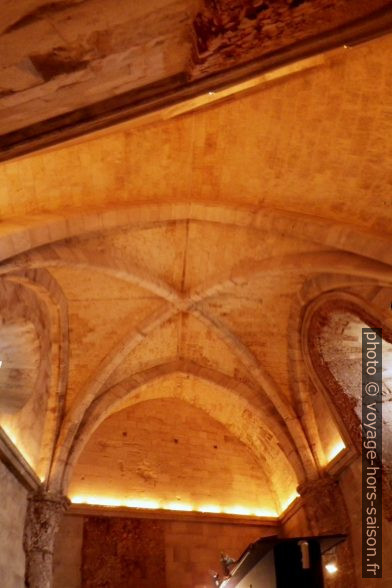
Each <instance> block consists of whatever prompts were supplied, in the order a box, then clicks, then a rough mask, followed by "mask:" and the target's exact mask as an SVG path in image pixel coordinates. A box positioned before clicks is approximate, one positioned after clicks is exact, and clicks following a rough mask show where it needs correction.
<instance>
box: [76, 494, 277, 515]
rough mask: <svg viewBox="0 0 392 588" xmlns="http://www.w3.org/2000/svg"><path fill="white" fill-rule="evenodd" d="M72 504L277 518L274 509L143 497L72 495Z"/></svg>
mask: <svg viewBox="0 0 392 588" xmlns="http://www.w3.org/2000/svg"><path fill="white" fill-rule="evenodd" d="M71 502H72V503H73V504H87V505H91V506H111V507H126V508H148V509H152V510H158V509H162V510H175V511H179V512H181V511H182V512H200V513H206V514H208V513H210V514H221V513H224V514H230V515H239V516H256V517H260V518H263V517H264V518H265V517H268V518H277V517H278V515H277V513H276V512H275V511H273V510H269V509H250V508H245V507H244V506H240V505H236V506H232V507H227V508H222V507H221V506H218V505H216V504H205V505H202V506H200V507H198V508H196V507H193V506H192V505H190V504H183V503H182V502H168V503H167V504H164V505H161V504H160V503H159V501H157V500H148V499H143V498H133V499H132V498H130V499H122V500H121V499H119V498H110V497H107V496H81V495H78V496H73V497H72V498H71Z"/></svg>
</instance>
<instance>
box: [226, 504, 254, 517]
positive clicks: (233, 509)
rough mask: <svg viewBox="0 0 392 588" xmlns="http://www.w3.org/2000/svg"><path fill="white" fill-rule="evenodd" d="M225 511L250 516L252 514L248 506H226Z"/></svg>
mask: <svg viewBox="0 0 392 588" xmlns="http://www.w3.org/2000/svg"><path fill="white" fill-rule="evenodd" d="M224 512H225V513H226V514H234V515H243V516H249V515H251V514H252V513H251V511H250V510H249V509H248V508H245V507H243V506H232V507H230V508H226V509H225V510H224Z"/></svg>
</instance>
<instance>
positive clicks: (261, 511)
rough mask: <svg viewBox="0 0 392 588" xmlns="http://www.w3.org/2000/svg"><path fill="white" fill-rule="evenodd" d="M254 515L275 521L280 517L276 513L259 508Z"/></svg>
mask: <svg viewBox="0 0 392 588" xmlns="http://www.w3.org/2000/svg"><path fill="white" fill-rule="evenodd" d="M252 514H254V515H255V517H268V518H274V519H276V518H277V516H278V514H277V512H276V511H274V510H267V509H265V508H264V509H261V508H258V509H256V510H255V511H254V512H253V513H252Z"/></svg>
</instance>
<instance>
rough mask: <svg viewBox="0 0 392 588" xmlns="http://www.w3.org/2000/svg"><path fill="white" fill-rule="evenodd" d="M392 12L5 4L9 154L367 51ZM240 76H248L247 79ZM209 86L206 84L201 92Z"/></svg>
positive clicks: (2, 101)
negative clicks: (321, 59)
mask: <svg viewBox="0 0 392 588" xmlns="http://www.w3.org/2000/svg"><path fill="white" fill-rule="evenodd" d="M389 4H390V3H389V2H388V1H387V0H373V2H371V3H369V2H366V1H365V0H357V1H356V2H355V3H353V2H349V0H334V1H331V0H316V1H312V2H311V1H309V0H273V1H272V0H271V1H270V0H267V1H261V0H260V1H259V0H225V1H215V0H214V1H211V0H203V1H201V0H199V1H198V0H154V1H150V2H144V3H143V2H127V1H121V2H115V3H113V2H107V1H105V0H55V1H53V2H46V1H45V0H23V1H19V2H13V1H12V0H8V1H5V2H3V3H2V12H1V15H0V150H1V151H0V156H1V158H3V159H6V158H7V157H11V156H12V155H13V154H14V151H13V149H15V150H16V151H15V153H20V152H27V151H31V150H34V149H36V148H38V146H42V145H45V144H53V143H56V141H59V140H61V139H63V138H66V137H69V136H77V135H78V134H81V133H83V132H86V130H87V127H88V129H89V130H91V128H99V127H102V126H105V125H107V124H109V123H110V120H112V117H114V118H115V119H116V120H117V121H118V120H121V119H123V120H124V119H129V118H131V117H133V116H136V115H137V113H139V114H140V112H141V110H143V108H144V110H146V109H147V110H151V109H156V108H160V107H161V106H162V105H164V104H172V103H175V102H178V101H179V100H180V99H181V96H184V95H200V94H203V93H206V92H207V91H208V89H210V90H211V88H213V89H214V90H215V89H216V88H219V87H220V86H222V85H224V84H226V85H227V83H228V80H229V79H230V80H231V81H233V79H236V78H241V77H242V78H243V77H244V75H245V76H246V75H250V72H251V71H264V70H266V69H267V70H268V69H271V67H276V66H277V65H279V64H282V63H283V64H284V63H289V62H292V61H293V60H294V61H295V60H298V59H299V58H301V57H308V56H309V55H314V54H317V53H320V52H321V51H323V50H326V49H331V48H333V47H340V46H343V44H344V43H347V44H351V43H354V42H355V43H357V42H358V41H359V40H361V39H362V40H363V39H366V38H369V37H372V36H374V35H376V34H377V33H380V32H385V29H388V27H390V26H392V14H391V11H390V7H389V8H388V5H389ZM247 64H248V65H249V67H248V66H247ZM242 66H245V67H248V69H245V70H243V69H240V70H238V72H237V69H238V67H240V68H241V67H242ZM236 72H237V73H236ZM222 74H223V77H220V76H221V75H222ZM206 76H207V79H208V80H210V81H208V82H206V83H207V85H206V84H204V85H203V84H199V85H198V84H197V83H196V85H195V82H196V81H197V80H199V81H200V80H203V79H204V78H206ZM225 76H226V77H225ZM227 76H229V77H227ZM143 105H144V107H143V108H142V109H141V106H143ZM122 113H123V114H122ZM85 125H87V127H86V126H85Z"/></svg>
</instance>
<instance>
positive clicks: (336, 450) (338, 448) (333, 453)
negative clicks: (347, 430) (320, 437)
mask: <svg viewBox="0 0 392 588" xmlns="http://www.w3.org/2000/svg"><path fill="white" fill-rule="evenodd" d="M343 449H346V446H345V444H344V443H343V441H339V443H336V445H334V447H333V448H332V449H331V451H330V452H329V454H328V461H332V460H333V458H334V457H336V456H337V455H339V453H340V452H341V451H343Z"/></svg>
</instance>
